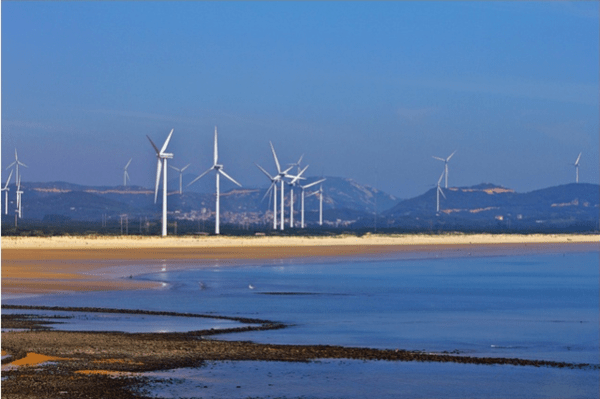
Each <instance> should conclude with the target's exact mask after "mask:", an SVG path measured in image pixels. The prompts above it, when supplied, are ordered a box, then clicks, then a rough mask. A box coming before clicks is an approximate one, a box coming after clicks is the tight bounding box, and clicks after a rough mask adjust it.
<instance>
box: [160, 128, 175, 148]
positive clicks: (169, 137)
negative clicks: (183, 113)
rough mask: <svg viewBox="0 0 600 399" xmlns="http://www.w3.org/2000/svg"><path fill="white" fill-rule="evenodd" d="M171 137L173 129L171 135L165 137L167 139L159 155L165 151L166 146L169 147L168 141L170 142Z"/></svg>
mask: <svg viewBox="0 0 600 399" xmlns="http://www.w3.org/2000/svg"><path fill="white" fill-rule="evenodd" d="M172 135H173V129H171V133H169V135H168V136H167V139H166V140H165V143H164V144H163V146H162V148H161V149H160V153H161V154H163V153H164V152H165V151H166V150H167V146H168V145H169V141H171V136H172Z"/></svg>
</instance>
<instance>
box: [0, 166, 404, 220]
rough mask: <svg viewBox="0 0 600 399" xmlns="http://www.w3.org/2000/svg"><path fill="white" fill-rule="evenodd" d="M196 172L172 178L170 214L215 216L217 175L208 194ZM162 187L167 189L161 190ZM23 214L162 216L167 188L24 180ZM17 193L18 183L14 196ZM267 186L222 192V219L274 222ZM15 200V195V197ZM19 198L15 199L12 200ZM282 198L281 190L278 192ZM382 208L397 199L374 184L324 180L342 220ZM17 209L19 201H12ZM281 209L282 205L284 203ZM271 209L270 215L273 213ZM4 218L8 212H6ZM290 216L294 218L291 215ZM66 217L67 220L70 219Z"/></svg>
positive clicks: (310, 206)
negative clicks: (198, 189)
mask: <svg viewBox="0 0 600 399" xmlns="http://www.w3.org/2000/svg"><path fill="white" fill-rule="evenodd" d="M193 178H195V176H193V175H187V177H186V175H184V187H183V193H182V194H179V180H178V178H177V181H176V183H177V184H175V181H174V180H170V181H169V186H170V187H171V189H170V190H169V193H168V196H169V203H168V211H169V215H170V216H169V218H171V219H172V218H175V219H182V220H208V219H210V218H213V217H214V216H213V212H214V207H215V194H214V178H212V179H211V178H210V177H208V178H207V177H205V178H203V179H201V180H200V181H198V182H197V183H195V184H194V185H192V186H191V187H194V186H195V185H196V184H199V183H203V184H205V183H206V184H208V185H205V186H200V187H201V188H203V189H206V190H207V192H195V191H192V190H190V189H191V187H190V188H188V187H186V186H185V183H186V180H189V181H191V179H193ZM318 179H320V178H318V177H308V178H307V179H306V180H305V181H304V182H303V183H302V184H308V183H307V182H311V181H316V180H318ZM313 189H314V190H316V189H318V186H314V187H311V188H310V189H308V190H307V191H308V192H307V193H306V194H307V195H306V199H305V219H306V221H307V223H315V222H316V221H317V220H318V213H315V212H317V210H318V208H319V199H318V197H317V196H315V195H313V196H309V195H308V194H309V193H310V192H313V191H314V190H313ZM161 190H162V188H161ZM285 190H286V191H285V193H286V194H285V212H286V215H287V214H289V205H290V196H289V193H290V187H289V186H288V185H286V187H285ZM23 191H24V194H23V201H22V202H23V217H24V218H28V219H37V220H44V218H46V220H49V219H48V218H50V219H52V220H58V219H61V217H64V218H68V220H80V221H98V220H102V219H103V218H105V217H106V218H108V219H112V220H116V219H118V218H119V217H120V216H119V215H123V214H127V215H129V217H130V218H148V219H158V218H159V217H160V212H161V205H160V204H161V202H162V191H159V193H158V197H157V203H156V204H155V203H154V190H153V189H148V188H145V187H140V186H126V187H125V186H114V187H108V186H83V185H78V184H71V183H66V182H51V183H23ZM14 192H15V189H14V185H13V187H11V191H10V194H11V195H12V193H14ZM265 193H266V188H238V187H236V188H234V189H230V190H227V191H224V192H222V193H221V218H222V220H223V221H224V223H241V222H244V223H252V224H265V223H269V220H272V219H271V218H272V204H270V201H271V200H272V195H269V196H268V197H266V198H265ZM300 195H301V189H300V188H299V187H296V188H295V190H294V196H295V200H294V201H295V203H294V205H295V206H294V209H295V218H296V220H298V221H299V220H300V215H299V212H300V206H301V204H300ZM11 198H12V196H11ZM12 199H13V200H14V198H12ZM277 199H278V200H279V199H280V197H279V192H278V198H277ZM376 202H377V207H378V208H379V209H385V208H389V207H391V206H393V205H394V204H395V203H396V202H397V199H396V198H395V197H393V196H391V195H389V194H386V193H384V192H381V191H379V190H377V189H374V188H371V187H369V186H363V185H360V184H359V183H357V182H355V181H354V180H351V179H344V178H338V177H328V178H327V180H326V181H325V182H324V183H323V209H324V210H325V211H327V212H330V215H331V216H333V213H331V211H333V210H335V215H336V220H337V219H338V218H341V219H343V220H356V219H358V218H360V217H362V216H364V215H368V214H369V213H373V212H374V210H375V203H376ZM11 208H13V209H14V204H12V205H11ZM278 209H279V204H278ZM267 211H269V215H267V213H268V212H267ZM3 217H4V216H3ZM286 217H289V216H286ZM64 218H63V219H61V220H65V219H64Z"/></svg>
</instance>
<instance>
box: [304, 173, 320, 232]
mask: <svg viewBox="0 0 600 399" xmlns="http://www.w3.org/2000/svg"><path fill="white" fill-rule="evenodd" d="M324 181H325V179H321V180H317V181H315V182H312V183H310V184H307V185H306V186H300V188H301V189H302V197H301V198H302V200H301V203H302V205H301V208H300V209H301V212H300V227H301V228H304V190H306V189H307V188H310V187H312V186H314V185H317V184H319V183H323V182H324ZM316 193H318V191H317V192H315V193H314V194H316ZM311 195H312V194H311ZM322 210H323V206H322V205H321V212H322ZM322 220H323V218H322V217H321V224H323V223H322Z"/></svg>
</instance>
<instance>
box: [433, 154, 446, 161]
mask: <svg viewBox="0 0 600 399" xmlns="http://www.w3.org/2000/svg"><path fill="white" fill-rule="evenodd" d="M431 157H432V158H435V159H438V160H440V161H443V162H446V160H445V159H444V158H440V157H434V156H433V155H432V156H431Z"/></svg>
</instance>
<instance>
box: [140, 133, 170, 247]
mask: <svg viewBox="0 0 600 399" xmlns="http://www.w3.org/2000/svg"><path fill="white" fill-rule="evenodd" d="M172 135H173V129H171V133H169V135H168V136H167V139H166V140H165V143H164V144H163V146H162V148H161V149H160V150H159V149H158V147H157V146H156V145H155V144H154V142H153V141H152V139H151V138H150V137H149V136H148V135H146V137H148V140H150V144H152V147H153V148H154V150H155V151H156V158H157V159H158V161H157V163H156V185H155V186H154V203H155V204H156V198H157V195H158V185H159V184H160V171H161V169H163V203H162V236H163V237H165V236H166V235H167V159H171V158H173V154H169V153H166V152H165V151H166V150H167V146H168V145H169V141H170V140H171V136H172ZM163 164H164V165H163Z"/></svg>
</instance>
